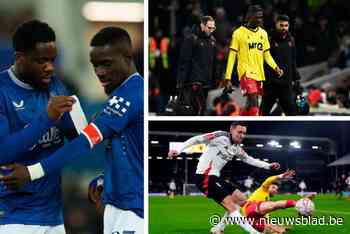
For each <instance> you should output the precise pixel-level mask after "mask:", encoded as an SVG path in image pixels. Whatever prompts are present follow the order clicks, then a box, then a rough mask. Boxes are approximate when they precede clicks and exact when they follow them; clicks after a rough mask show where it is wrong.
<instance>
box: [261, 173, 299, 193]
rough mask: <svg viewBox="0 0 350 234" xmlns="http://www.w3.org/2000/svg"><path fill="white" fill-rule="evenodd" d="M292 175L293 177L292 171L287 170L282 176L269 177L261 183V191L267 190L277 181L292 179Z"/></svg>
mask: <svg viewBox="0 0 350 234" xmlns="http://www.w3.org/2000/svg"><path fill="white" fill-rule="evenodd" d="M294 175H295V171H294V170H287V171H286V172H284V173H282V174H279V175H275V176H270V177H268V178H267V179H266V180H265V181H264V182H263V183H262V185H261V187H262V188H263V189H268V188H269V186H270V185H271V184H273V183H275V182H277V181H278V180H281V179H292V178H293V176H294Z"/></svg>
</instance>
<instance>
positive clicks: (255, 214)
mask: <svg viewBox="0 0 350 234" xmlns="http://www.w3.org/2000/svg"><path fill="white" fill-rule="evenodd" d="M294 175H295V171H293V170H287V171H286V172H284V173H283V174H280V175H276V176H270V177H268V178H267V179H266V180H265V181H264V182H263V183H262V185H261V186H260V187H259V188H258V189H257V190H255V191H254V193H253V194H252V195H251V196H250V197H249V198H248V200H247V201H246V202H243V201H241V203H243V204H244V205H243V206H242V210H243V214H244V216H245V217H247V218H248V219H249V220H250V223H251V224H252V225H253V227H254V228H255V229H256V230H258V231H259V232H264V233H277V234H283V233H285V232H286V231H287V228H285V227H281V226H277V225H273V224H268V223H267V222H265V221H266V219H267V218H268V215H269V213H270V212H272V211H275V210H278V209H286V208H290V207H295V204H296V201H295V200H281V201H270V198H271V197H272V196H274V195H276V194H277V193H278V189H279V188H278V185H277V182H278V181H280V180H290V179H292V178H293V176H294ZM313 196H314V195H311V196H308V198H309V199H312V198H313ZM241 199H243V198H241ZM227 215H228V214H227V213H225V215H224V217H223V218H222V219H221V222H220V223H219V224H218V225H216V226H215V227H213V228H212V229H211V233H213V234H219V233H220V234H222V233H224V229H225V226H226V225H227V223H228V222H227V221H229V220H227Z"/></svg>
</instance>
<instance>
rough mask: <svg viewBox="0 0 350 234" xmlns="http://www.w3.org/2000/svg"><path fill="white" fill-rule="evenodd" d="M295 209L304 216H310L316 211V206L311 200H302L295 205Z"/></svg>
mask: <svg viewBox="0 0 350 234" xmlns="http://www.w3.org/2000/svg"><path fill="white" fill-rule="evenodd" d="M295 209H296V210H297V212H298V213H299V214H300V215H302V216H310V215H312V213H313V212H314V211H315V204H314V203H313V201H311V200H310V199H309V198H302V199H300V200H298V201H297V203H296V204H295Z"/></svg>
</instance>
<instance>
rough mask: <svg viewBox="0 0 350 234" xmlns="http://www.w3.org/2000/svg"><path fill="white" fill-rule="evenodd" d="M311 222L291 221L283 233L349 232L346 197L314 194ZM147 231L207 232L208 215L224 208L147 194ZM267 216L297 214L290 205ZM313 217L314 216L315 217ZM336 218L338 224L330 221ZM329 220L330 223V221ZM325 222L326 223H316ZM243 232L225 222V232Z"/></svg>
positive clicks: (349, 205) (191, 198) (197, 199)
mask: <svg viewBox="0 0 350 234" xmlns="http://www.w3.org/2000/svg"><path fill="white" fill-rule="evenodd" d="M298 198H299V196H297V195H289V196H287V195H279V196H276V197H274V199H273V200H282V199H283V200H284V199H298ZM314 202H315V206H316V211H315V212H314V216H313V219H312V220H311V221H312V222H311V225H301V224H300V225H293V226H292V227H291V229H290V230H289V231H288V232H287V233H291V234H293V233H317V234H322V233H324V234H326V233H327V234H331V233H337V234H340V233H341V234H350V201H349V200H346V199H342V200H337V199H336V198H335V196H334V195H317V196H316V198H315V200H314ZM149 212H150V213H149V233H150V234H203V233H209V230H210V228H211V225H210V222H209V220H210V217H211V216H213V215H222V214H223V213H224V209H223V208H221V207H220V206H219V205H217V204H216V203H215V202H214V201H213V200H210V199H207V198H205V197H202V196H177V197H175V198H174V199H170V198H168V197H150V199H149ZM271 217H297V213H296V211H295V210H294V208H289V209H285V210H280V211H275V212H273V213H272V214H271ZM316 219H317V220H316ZM335 220H337V222H338V224H334V225H333V223H335V222H336V221H335ZM331 221H332V223H331ZM316 222H321V223H322V222H325V223H326V224H328V225H326V224H325V225H319V224H318V225H317V223H316ZM230 233H231V234H233V233H235V234H244V233H246V232H244V231H243V230H242V229H240V228H239V227H238V226H236V225H229V226H228V227H227V228H226V230H225V234H230Z"/></svg>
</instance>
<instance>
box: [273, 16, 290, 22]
mask: <svg viewBox="0 0 350 234" xmlns="http://www.w3.org/2000/svg"><path fill="white" fill-rule="evenodd" d="M278 21H288V22H289V16H288V15H278V16H277V19H276V22H278Z"/></svg>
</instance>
